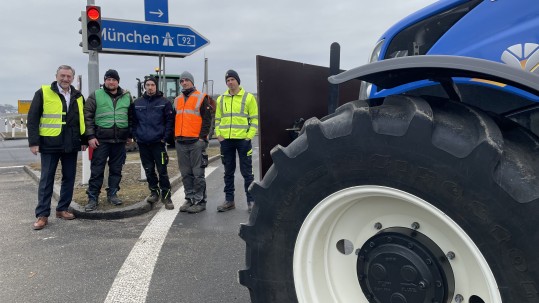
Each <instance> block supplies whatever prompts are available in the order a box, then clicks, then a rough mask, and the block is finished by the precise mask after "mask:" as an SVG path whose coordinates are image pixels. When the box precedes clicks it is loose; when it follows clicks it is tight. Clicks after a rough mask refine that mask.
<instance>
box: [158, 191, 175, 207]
mask: <svg viewBox="0 0 539 303" xmlns="http://www.w3.org/2000/svg"><path fill="white" fill-rule="evenodd" d="M170 195H171V193H170V189H163V190H161V202H163V204H165V208H166V209H169V210H170V209H174V204H172V199H171V197H170Z"/></svg>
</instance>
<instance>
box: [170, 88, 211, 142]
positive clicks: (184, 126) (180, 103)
mask: <svg viewBox="0 0 539 303" xmlns="http://www.w3.org/2000/svg"><path fill="white" fill-rule="evenodd" d="M205 97H206V94H204V93H200V92H199V91H195V92H193V93H192V94H191V95H190V96H189V98H187V101H185V98H184V95H183V94H181V95H179V96H178V97H177V98H176V99H175V100H174V105H175V109H176V122H175V125H174V136H175V137H192V138H198V136H199V135H200V130H201V129H202V116H201V115H200V107H201V106H202V101H203V100H204V98H205Z"/></svg>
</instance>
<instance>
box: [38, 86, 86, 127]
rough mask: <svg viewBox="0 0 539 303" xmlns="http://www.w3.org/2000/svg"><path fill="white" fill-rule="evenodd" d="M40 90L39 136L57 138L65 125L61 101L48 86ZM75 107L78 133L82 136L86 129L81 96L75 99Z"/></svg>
mask: <svg viewBox="0 0 539 303" xmlns="http://www.w3.org/2000/svg"><path fill="white" fill-rule="evenodd" d="M41 89H42V91H43V114H42V115H41V119H40V120H39V135H40V136H44V137H56V136H59V135H60V133H62V126H63V125H64V124H65V115H66V113H65V112H64V111H63V108H62V100H61V99H60V96H59V95H58V94H57V93H56V92H54V91H53V90H52V89H51V87H50V85H43V86H41ZM77 106H78V107H79V126H80V133H81V134H84V131H85V130H86V127H85V126H84V113H83V107H84V105H83V99H82V96H80V97H78V98H77Z"/></svg>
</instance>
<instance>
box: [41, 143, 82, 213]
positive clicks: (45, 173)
mask: <svg viewBox="0 0 539 303" xmlns="http://www.w3.org/2000/svg"><path fill="white" fill-rule="evenodd" d="M77 155H78V152H72V153H41V177H40V179H39V188H38V191H37V200H38V202H37V207H36V217H48V216H50V214H51V199H52V193H53V189H54V176H55V175H56V168H58V162H59V161H60V162H61V163H62V183H61V186H60V199H59V201H58V206H57V207H56V210H57V211H64V210H67V209H68V208H69V204H71V200H72V199H73V187H74V186H75V176H76V174H77Z"/></svg>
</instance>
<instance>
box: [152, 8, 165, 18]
mask: <svg viewBox="0 0 539 303" xmlns="http://www.w3.org/2000/svg"><path fill="white" fill-rule="evenodd" d="M150 14H154V15H158V16H157V17H159V18H161V16H163V12H162V11H161V9H158V10H157V12H150Z"/></svg>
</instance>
